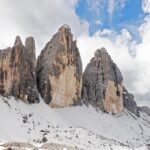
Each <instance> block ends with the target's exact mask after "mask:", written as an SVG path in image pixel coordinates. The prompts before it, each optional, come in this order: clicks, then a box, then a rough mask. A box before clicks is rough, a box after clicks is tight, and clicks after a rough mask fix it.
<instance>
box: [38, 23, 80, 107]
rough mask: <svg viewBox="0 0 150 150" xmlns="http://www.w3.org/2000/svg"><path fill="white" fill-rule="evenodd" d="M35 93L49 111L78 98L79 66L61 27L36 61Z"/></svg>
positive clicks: (76, 53) (73, 44)
mask: <svg viewBox="0 0 150 150" xmlns="http://www.w3.org/2000/svg"><path fill="white" fill-rule="evenodd" d="M36 72H37V81H38V89H39V92H40V94H41V96H42V98H43V99H44V100H45V102H46V103H47V104H49V105H50V106H51V107H66V106H70V105H73V104H74V103H76V102H77V101H78V100H79V99H80V97H81V86H82V62H81V58H80V54H79V50H78V48H77V46H76V41H73V35H72V33H71V29H70V27H69V26H66V25H65V26H62V27H61V28H59V30H58V32H57V33H56V34H55V35H54V36H53V38H52V39H51V41H50V42H48V43H47V44H46V46H45V48H44V49H43V50H42V52H41V54H40V56H39V57H38V61H37V69H36Z"/></svg>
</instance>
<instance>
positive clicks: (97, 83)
mask: <svg viewBox="0 0 150 150" xmlns="http://www.w3.org/2000/svg"><path fill="white" fill-rule="evenodd" d="M122 93H123V77H122V75H121V72H120V71H119V69H118V67H117V66H116V64H114V63H113V61H112V60H111V58H110V56H109V55H108V53H107V51H106V50H105V49H104V48H102V49H98V50H97V51H96V52H95V57H93V58H92V59H91V62H90V63H89V64H88V65H87V67H86V69H85V72H84V74H83V89H82V97H83V100H84V102H85V103H90V104H92V105H93V106H94V107H96V108H97V109H101V110H103V111H106V112H109V113H114V114H116V113H119V112H122V111H123V108H124V107H123V97H122Z"/></svg>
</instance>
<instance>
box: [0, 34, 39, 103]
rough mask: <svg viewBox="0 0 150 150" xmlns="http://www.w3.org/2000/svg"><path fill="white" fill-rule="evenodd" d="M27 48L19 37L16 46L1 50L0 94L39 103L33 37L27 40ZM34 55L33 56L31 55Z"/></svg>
mask: <svg viewBox="0 0 150 150" xmlns="http://www.w3.org/2000/svg"><path fill="white" fill-rule="evenodd" d="M26 41H27V42H26V43H27V45H26V47H25V46H24V45H23V44H22V41H21V39H20V37H19V36H17V37H16V40H15V43H14V46H13V47H12V48H7V49H4V50H0V94H1V95H3V96H11V95H12V96H14V97H16V98H18V99H21V100H23V101H25V102H29V103H35V102H38V101H39V94H38V91H37V85H36V74H35V48H32V47H30V45H34V46H35V43H34V39H33V38H32V37H29V38H27V40H26ZM29 43H30V44H29ZM31 54H32V55H31Z"/></svg>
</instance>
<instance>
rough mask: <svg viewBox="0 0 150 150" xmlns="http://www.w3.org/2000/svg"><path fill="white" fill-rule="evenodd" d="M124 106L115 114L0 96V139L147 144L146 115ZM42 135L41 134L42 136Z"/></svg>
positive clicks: (96, 147)
mask: <svg viewBox="0 0 150 150" xmlns="http://www.w3.org/2000/svg"><path fill="white" fill-rule="evenodd" d="M141 116H142V117H141V118H137V117H136V116H134V115H133V114H131V113H130V112H128V111H127V110H125V112H124V113H122V114H119V115H109V114H106V113H103V112H97V111H95V109H94V108H93V107H92V106H89V107H86V106H77V107H68V108H61V109H52V108H50V107H49V106H48V105H46V104H45V103H44V102H43V100H42V99H41V101H40V103H39V104H32V105H31V104H30V105H28V104H25V103H23V102H21V101H17V100H15V99H14V98H13V97H11V98H10V99H6V98H4V97H1V96H0V141H1V142H15V141H17V142H26V143H27V142H29V143H31V144H33V145H39V144H41V143H42V142H41V141H42V138H43V137H46V139H47V140H48V141H47V143H55V144H61V145H65V146H66V147H67V146H71V147H72V148H74V149H85V150H88V149H89V150H100V149H106V150H107V149H108V150H109V149H111V148H112V149H114V150H116V149H119V150H121V149H132V148H135V149H141V150H144V149H145V150H146V149H147V145H149V144H150V117H148V116H147V115H146V114H141ZM43 139H44V138H43Z"/></svg>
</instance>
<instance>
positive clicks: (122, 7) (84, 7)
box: [76, 0, 146, 41]
mask: <svg viewBox="0 0 150 150" xmlns="http://www.w3.org/2000/svg"><path fill="white" fill-rule="evenodd" d="M110 1H113V2H114V4H113V6H111V7H110ZM109 7H110V8H109ZM110 12H112V13H110ZM76 13H77V15H78V16H79V17H80V19H84V20H86V21H88V22H89V24H90V29H89V32H90V35H93V33H95V32H96V31H97V30H99V29H100V30H101V29H111V30H114V31H116V32H120V30H121V29H122V28H127V29H128V30H129V31H130V33H131V35H132V36H133V38H136V40H137V41H140V37H139V33H138V30H137V29H138V27H139V26H140V25H141V23H142V22H143V19H144V17H145V15H146V14H144V12H143V10H142V0H117V1H115V0H105V1H104V0H79V2H78V5H77V7H76Z"/></svg>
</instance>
